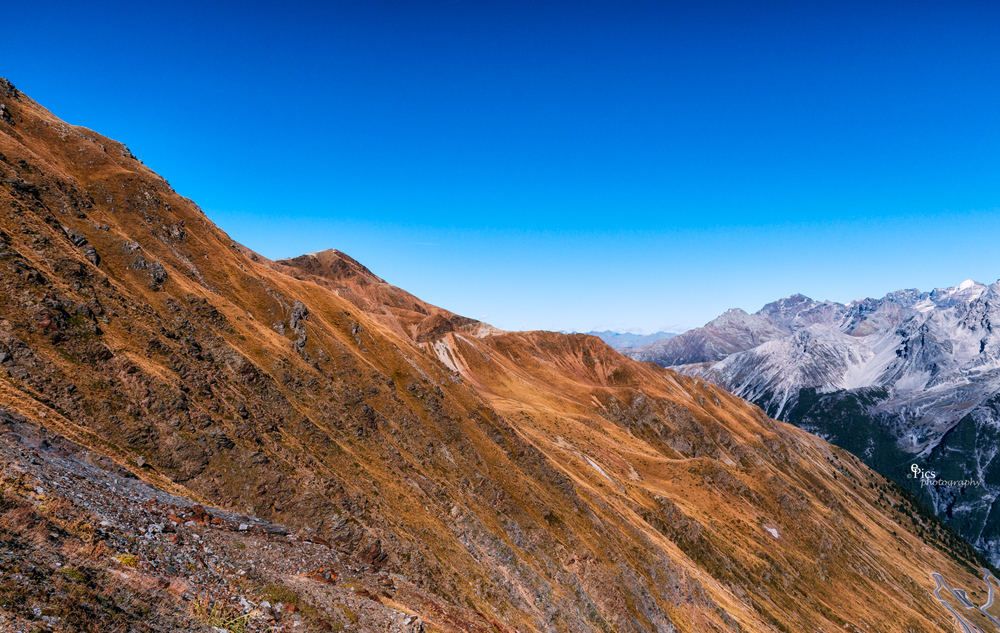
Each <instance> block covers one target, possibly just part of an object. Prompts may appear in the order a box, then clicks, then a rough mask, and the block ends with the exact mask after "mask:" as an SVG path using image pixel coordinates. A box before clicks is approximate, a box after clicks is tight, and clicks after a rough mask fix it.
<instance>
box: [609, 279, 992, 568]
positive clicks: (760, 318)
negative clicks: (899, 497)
mask: <svg viewBox="0 0 1000 633" xmlns="http://www.w3.org/2000/svg"><path fill="white" fill-rule="evenodd" d="M998 314H1000V282H998V283H995V284H993V285H990V286H986V285H983V284H981V283H977V282H975V281H972V280H968V281H964V282H962V283H961V284H959V285H957V286H955V287H952V288H941V289H937V290H934V291H932V292H920V291H918V290H900V291H897V292H893V293H890V294H888V295H886V296H885V297H883V298H881V299H863V300H860V301H852V302H851V303H848V304H846V305H845V304H839V303H833V302H829V301H824V302H818V301H813V300H811V299H809V298H807V297H803V296H802V295H795V296H792V297H788V298H786V299H782V300H780V301H776V302H774V303H770V304H768V305H766V306H764V308H762V309H761V310H760V311H759V312H757V313H755V314H746V313H744V312H742V311H740V310H730V311H729V312H727V313H726V314H725V315H723V316H721V317H719V318H718V319H716V320H715V321H712V322H711V323H709V324H707V325H706V326H705V327H704V328H699V329H698V330H692V331H689V332H685V333H684V334H682V335H681V336H678V337H677V338H675V339H671V340H669V341H661V342H660V343H658V344H656V345H654V346H649V347H646V348H641V349H636V350H627V351H626V353H628V354H629V355H630V356H631V357H633V358H637V359H641V360H652V361H654V362H656V363H657V364H660V365H663V366H676V368H677V369H678V370H680V371H682V372H684V373H687V374H691V375H697V376H702V377H704V378H706V379H707V380H710V381H711V382H714V383H716V384H718V385H721V386H722V387H724V388H725V389H727V390H729V391H731V392H732V393H734V394H736V395H738V396H740V397H743V398H746V399H748V400H750V401H752V402H754V403H756V404H758V405H759V406H761V407H762V408H763V409H764V410H765V411H766V412H767V413H768V414H769V415H771V416H773V417H775V418H777V419H780V420H785V421H788V422H792V423H794V424H796V425H798V426H800V427H802V428H804V429H807V430H809V431H812V432H814V433H816V434H818V435H820V436H821V437H824V438H825V439H827V440H829V441H830V442H832V443H834V444H836V445H838V446H841V447H843V448H846V449H847V450H849V451H851V452H852V453H854V454H855V455H857V456H858V457H861V458H862V459H863V460H864V461H865V463H866V464H868V465H869V466H871V467H872V468H874V469H875V470H877V471H879V472H880V473H882V474H883V475H885V476H887V477H890V478H892V479H894V480H896V481H898V482H899V483H902V484H904V485H906V486H908V487H910V489H911V490H913V491H914V492H916V493H917V494H918V495H919V496H920V497H921V498H922V499H924V500H925V501H926V502H927V503H928V504H929V505H931V506H932V507H933V508H934V510H935V512H937V514H938V515H939V516H940V517H941V518H942V519H944V520H945V521H946V522H947V523H949V524H950V525H951V526H952V527H953V528H955V529H956V530H957V531H958V532H959V533H960V534H962V535H963V536H964V537H965V538H966V539H968V540H969V541H970V542H971V543H973V544H974V545H975V546H976V547H977V548H979V550H980V551H982V552H983V553H985V554H986V555H987V556H988V557H989V558H990V560H992V561H993V562H994V563H997V562H1000V507H997V505H996V500H997V496H998V495H1000V461H994V458H995V457H996V456H997V454H998V451H1000V443H998V439H1000V434H998V431H1000V337H998V333H996V332H994V330H993V324H994V323H997V322H1000V319H998ZM915 473H918V474H920V475H921V476H914V475H915ZM924 473H929V474H930V475H931V476H934V477H933V479H934V480H935V481H934V482H931V483H933V484H935V485H928V483H929V479H930V477H929V476H927V475H923V474H924Z"/></svg>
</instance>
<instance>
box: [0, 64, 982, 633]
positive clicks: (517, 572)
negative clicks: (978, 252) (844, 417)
mask: <svg viewBox="0 0 1000 633" xmlns="http://www.w3.org/2000/svg"><path fill="white" fill-rule="evenodd" d="M189 105H190V104H189ZM189 111H190V110H189ZM272 123H273V124H274V125H275V126H277V127H278V128H279V130H277V131H275V130H273V129H272V130H271V131H270V133H271V139H272V141H275V139H280V137H281V134H280V125H281V123H280V117H276V118H274V119H273V120H272ZM307 185H308V183H299V185H298V186H307ZM317 186H319V185H318V184H317ZM0 208H2V211H3V212H2V214H0V289H2V292H0V368H2V371H0V378H2V379H0V579H2V580H0V629H2V630H4V631H212V630H215V631H219V630H223V631H232V632H236V631H341V630H347V631H400V632H401V631H481V632H484V633H485V632H513V631H573V632H577V631H581V632H582V631H685V632H687V631H690V632H705V631H742V632H765V631H766V632H775V631H785V632H789V631H795V632H798V631H884V632H890V631H891V632H898V631H909V632H917V631H926V632H937V631H946V630H965V631H971V630H973V629H972V628H970V627H973V626H975V627H978V629H976V630H983V631H986V630H992V629H991V627H992V628H998V625H996V624H994V623H995V622H997V619H1000V609H998V608H997V607H995V606H993V604H992V603H993V601H992V597H993V588H992V586H990V585H988V583H987V582H986V581H985V580H987V579H988V576H987V575H986V572H984V571H983V569H984V568H985V567H987V562H986V561H985V560H984V559H982V557H981V556H979V555H978V554H977V553H976V552H975V550H973V549H972V548H971V547H969V546H968V545H967V544H966V543H965V542H964V541H962V540H961V539H960V538H958V537H957V536H956V535H955V534H954V533H953V532H952V531H951V530H950V529H948V528H947V527H946V526H945V525H944V524H942V523H941V522H940V521H939V520H938V519H937V518H935V517H934V516H933V515H930V514H928V513H926V512H924V511H923V510H922V507H921V506H920V505H919V504H918V503H916V501H915V499H914V498H913V496H912V495H910V494H909V493H907V492H906V491H905V490H903V489H902V488H900V487H898V486H896V485H895V484H893V483H891V482H889V481H887V480H886V479H885V478H883V477H882V476H880V475H878V474H876V473H875V472H873V471H872V470H871V469H869V468H868V467H867V466H865V464H864V463H862V461H860V460H859V459H857V458H855V457H853V456H852V455H850V454H849V453H848V452H846V451H843V450H841V449H838V448H836V447H834V446H832V445H831V444H829V443H827V442H826V441H824V440H823V439H820V438H819V437H816V436H815V435H812V434H810V433H808V432H806V431H804V430H802V429H799V428H796V427H795V426H792V425H789V424H785V423H783V422H777V421H774V420H772V419H770V418H769V417H768V416H767V415H766V414H765V413H764V412H763V411H762V410H761V409H760V408H758V407H756V406H754V405H752V404H748V403H747V402H745V401H743V400H741V399H739V398H737V397H735V396H733V395H731V394H729V393H727V392H725V391H724V390H723V389H721V388H719V387H717V386H714V385H711V384H709V383H707V382H705V381H704V380H702V379H699V378H693V377H689V376H683V375H681V374H678V373H677V372H675V371H673V370H670V369H664V368H661V367H657V366H656V365H652V364H648V363H639V362H636V361H633V360H631V359H628V358H626V357H624V356H621V355H620V354H618V353H616V352H615V351H614V350H612V349H611V348H610V347H608V346H607V345H605V344H604V343H603V342H602V341H600V340H599V339H597V338H595V337H592V336H586V335H563V334H557V333H549V332H517V333H515V332H503V331H500V330H497V329H495V328H492V327H490V326H489V325H487V324H485V323H481V322H479V321H475V320H473V319H468V318H464V317H461V316H459V315H456V314H453V313H451V312H449V311H447V310H444V309H441V308H438V307H435V306H432V305H429V304H427V303H425V302H423V301H421V300H420V299H418V298H417V297H414V296H413V295H410V294H409V293H407V292H405V291H403V290H401V289H399V288H396V287H394V286H392V285H390V284H389V283H387V282H386V281H384V280H383V279H381V278H379V277H378V276H376V275H375V274H374V273H373V272H371V271H370V270H368V269H367V268H365V267H364V266H363V265H362V264H360V263H359V262H357V261H355V260H353V259H351V258H350V257H348V256H347V255H344V254H343V253H341V252H338V251H334V250H328V251H322V252H319V253H313V254H309V255H303V256H300V257H295V258H291V259H284V260H280V261H270V260H268V259H266V258H264V257H262V256H260V255H258V254H256V253H254V252H252V251H250V250H249V249H247V248H245V247H243V246H241V245H239V244H237V243H234V242H233V241H232V240H231V239H229V238H228V237H227V236H226V234H225V233H223V232H222V231H221V230H220V229H219V228H218V227H216V226H215V225H214V224H212V222H211V221H210V220H209V219H208V218H207V217H206V216H205V215H204V213H202V212H201V210H200V209H199V208H198V207H197V205H195V204H194V203H193V202H192V201H191V200H188V199H186V198H184V197H182V196H180V195H178V194H177V193H176V192H174V191H173V190H172V189H171V187H170V186H169V185H168V183H167V182H166V181H165V180H163V179H162V178H161V177H159V176H157V175H156V174H155V173H153V172H152V171H151V170H149V169H148V168H146V167H145V166H144V165H143V164H142V163H141V162H140V161H139V160H138V159H137V158H136V157H135V156H134V155H133V154H132V153H131V152H130V151H129V150H128V148H126V147H125V146H124V145H122V144H121V143H119V142H116V141H113V140H111V139H108V138H106V137H104V136H101V135H100V134H97V133H95V132H92V131H90V130H87V129H85V128H81V127H76V126H72V125H68V124H66V123H64V122H62V121H60V120H59V119H58V118H56V117H55V116H53V115H52V114H51V113H50V112H48V111H47V110H45V109H44V108H42V107H41V106H40V105H38V104H36V103H35V102H33V101H32V100H31V99H29V98H28V97H27V96H26V95H24V94H22V93H21V92H19V91H18V90H17V89H16V88H15V87H14V86H13V85H11V84H10V83H9V82H6V81H0ZM949 293H950V294H948V295H947V296H944V295H942V294H940V293H939V294H938V295H933V296H927V297H924V296H923V295H920V296H917V295H914V296H913V297H908V296H907V297H901V298H900V299H899V300H898V302H897V303H895V304H893V306H896V307H892V308H884V309H879V308H877V307H875V306H874V304H873V305H872V306H868V305H867V304H865V305H858V306H853V307H851V308H850V310H849V311H848V312H849V314H850V315H853V316H850V318H848V316H846V314H847V313H845V317H844V318H845V319H847V320H850V321H851V322H852V323H855V325H853V326H851V327H847V326H843V325H838V326H837V328H833V329H831V327H832V326H822V327H821V328H819V329H817V328H816V326H814V327H813V328H808V327H804V326H803V327H798V325H799V323H798V322H795V326H794V328H795V333H796V335H797V336H798V339H797V340H800V341H802V342H801V343H799V344H800V345H802V346H805V347H806V349H809V350H811V349H812V347H813V345H812V344H810V343H809V342H808V340H806V339H807V338H808V337H811V336H815V337H816V339H817V340H818V339H819V338H820V337H821V336H824V337H827V338H830V337H840V338H834V339H833V340H835V341H836V342H837V345H841V340H840V339H841V338H843V339H844V340H847V341H853V342H854V343H855V345H856V347H854V348H850V349H851V353H852V354H854V356H850V357H847V356H845V357H843V358H841V357H836V358H834V357H831V358H833V360H830V362H831V363H836V362H842V363H845V364H850V363H853V362H854V361H853V359H855V358H857V359H867V358H869V357H871V359H875V358H891V359H892V362H891V363H889V364H887V365H886V367H887V369H886V370H884V371H883V372H882V373H881V374H879V375H882V374H884V373H885V372H890V373H892V372H894V373H893V375H895V376H899V378H897V379H895V382H894V383H893V384H892V386H891V387H889V386H878V387H875V386H873V387H871V388H868V391H864V392H863V393H864V397H865V398H869V399H870V401H871V404H870V405H867V404H866V405H865V406H871V407H873V409H872V410H873V411H875V410H877V409H878V406H880V403H882V404H884V403H886V402H889V403H894V402H896V400H895V399H894V398H896V395H895V394H896V393H897V391H898V390H899V389H901V388H902V387H901V386H900V383H901V382H902V383H903V386H905V387H906V388H908V389H909V388H912V389H914V390H917V388H918V387H925V386H929V387H930V388H931V391H929V392H927V393H936V392H934V391H933V389H934V386H935V385H936V384H937V381H943V380H952V378H948V377H949V376H958V375H960V374H961V375H964V376H966V378H967V380H966V383H965V387H962V388H961V389H965V391H962V390H961V389H958V390H956V389H955V388H953V387H952V386H950V385H949V387H948V389H947V391H948V393H957V392H961V393H965V394H967V396H966V398H967V399H966V400H963V401H962V402H961V407H965V408H967V411H965V412H964V413H963V412H961V411H956V412H955V415H959V414H961V416H962V417H961V419H962V420H967V422H964V423H963V424H964V425H965V426H961V424H960V425H959V426H958V427H955V428H956V429H958V430H957V431H953V432H952V434H950V435H949V434H948V433H947V432H946V428H947V427H948V426H949V425H951V426H952V427H954V426H955V424H954V422H949V423H940V424H937V423H935V424H923V422H922V421H923V420H924V418H925V417H926V415H929V413H928V412H930V411H931V410H932V407H936V406H937V401H936V400H933V399H927V398H924V399H914V400H909V401H906V402H907V404H906V406H907V407H908V408H907V411H908V412H912V413H913V415H916V413H915V412H921V413H922V414H923V417H919V419H915V421H914V422H912V423H911V422H910V421H909V418H907V419H906V424H907V425H908V427H907V428H911V429H912V430H913V431H912V433H913V434H912V440H911V442H912V445H913V446H914V447H916V448H917V449H918V450H924V449H920V448H919V447H926V446H929V444H928V442H929V441H930V439H929V438H932V437H937V438H938V443H937V446H939V447H943V448H941V449H940V450H947V451H952V450H953V449H952V448H951V447H952V446H956V447H959V446H966V445H965V444H962V443H960V442H959V440H960V439H961V441H962V442H965V438H966V437H967V436H966V435H965V434H968V436H970V437H980V436H981V437H982V438H983V439H985V437H986V436H985V435H982V434H984V433H985V430H984V429H986V428H988V423H987V421H986V420H987V418H986V417H985V416H986V412H987V408H986V407H987V405H982V404H976V403H975V402H973V401H974V400H975V399H976V398H977V397H978V393H979V392H978V391H976V390H975V388H974V385H977V384H979V382H978V381H979V379H980V373H983V374H985V373H987V372H988V371H989V365H988V364H983V365H976V366H974V365H973V362H974V361H973V360H972V359H974V358H980V357H982V358H987V357H989V358H992V357H993V356H992V355H993V354H994V353H995V347H994V345H995V343H994V340H993V339H992V338H991V337H990V336H988V335H987V334H988V333H989V310H990V307H989V305H990V303H989V302H990V301H991V300H992V297H993V290H986V289H982V288H979V287H978V286H976V287H975V288H971V287H970V288H962V289H958V290H954V291H949ZM976 293H979V297H978V298H975V299H973V298H971V297H972V295H974V294H976ZM949 302H950V307H945V304H946V303H949ZM869 307H870V309H869ZM830 309H831V310H833V308H830ZM921 310H924V311H923V312H921ZM833 311H835V310H833ZM911 312H912V313H913V316H909V315H910V314H911ZM914 319H916V320H914ZM793 321H794V319H792V321H790V323H791V322H793ZM889 322H891V323H893V325H891V326H889V325H885V323H889ZM821 325H822V324H821ZM771 327H773V328H785V329H786V330H788V332H791V331H792V328H793V326H792V325H787V324H786V325H781V324H780V323H778V324H777V325H772V326H771ZM823 328H825V329H823ZM866 328H867V329H866ZM944 328H949V329H948V331H963V332H969V333H970V334H968V336H966V337H965V338H962V339H961V340H960V341H955V342H952V339H946V338H944V337H943V334H942V332H943V331H944ZM868 330H870V331H868ZM879 332H891V333H890V334H879ZM895 332H907V333H909V334H907V335H906V336H907V338H906V340H907V341H908V346H906V347H904V348H903V351H902V352H901V353H900V354H897V353H896V352H895V351H893V350H889V351H886V349H885V348H883V347H882V346H881V345H882V344H879V343H877V341H879V340H883V339H882V338H871V337H872V336H875V337H883V338H884V340H886V341H889V340H890V338H889V337H892V336H903V335H902V334H895ZM973 332H974V334H973ZM821 333H822V334H821ZM852 333H853V334H862V333H866V334H869V337H861V336H855V337H853V338H852V336H851V335H852ZM799 335H800V336H799ZM679 338H681V337H678V339H679ZM791 339H792V337H791V336H788V337H786V339H781V340H775V341H774V343H778V344H781V345H789V344H790V342H791ZM868 341H871V343H870V344H868V343H867V342H868ZM980 342H982V343H980ZM885 344H886V345H888V343H885ZM980 344H981V346H982V349H981V350H980V349H979V347H980ZM845 349H847V348H846V347H845ZM776 353H777V352H776ZM845 353H846V352H845ZM730 358H734V359H735V358H736V357H730ZM838 359H839V360H838ZM946 360H947V362H946ZM932 361H933V362H932ZM858 362H859V363H860V362H861V361H860V360H859V361H858ZM866 362H868V363H869V364H866V365H863V366H862V365H858V366H859V367H862V369H858V370H856V373H852V374H850V377H849V378H842V380H844V381H847V380H853V381H856V382H858V383H861V382H864V377H865V376H867V375H868V373H867V372H866V371H865V370H864V369H863V368H864V367H868V366H869V365H870V363H871V362H874V361H873V360H870V361H866ZM934 363H938V365H935V364H934ZM855 365H856V363H855ZM855 365H851V366H855ZM918 365H919V366H921V367H924V368H925V369H924V370H922V371H924V372H925V373H924V374H922V373H920V371H921V370H918V369H916V367H917V366H918ZM871 366H874V365H871ZM936 366H940V367H941V368H940V369H934V367H936ZM810 367H812V366H810ZM733 371H734V372H736V373H734V375H738V374H739V370H738V368H737V367H735V366H734V367H733ZM813 371H818V370H817V369H812V368H810V369H809V370H808V371H807V372H806V371H804V374H808V373H809V372H813ZM962 372H964V373H962ZM719 375H721V374H719ZM921 380H922V381H923V383H922V384H919V385H918V384H917V383H918V382H919V381H921ZM954 380H957V378H955V379H954ZM817 384H818V383H817ZM873 384H874V383H873ZM887 384H888V383H887ZM942 384H944V383H942ZM784 385H785V383H784V382H782V379H780V378H777V377H776V378H775V382H774V383H773V384H772V383H768V384H766V385H761V388H760V390H759V392H754V393H753V394H752V395H753V396H754V397H756V398H757V399H758V400H759V401H762V402H764V404H766V405H768V406H769V408H770V411H771V412H772V413H775V414H781V415H786V413H787V411H788V410H789V408H790V407H791V408H794V407H795V406H805V405H804V404H803V403H806V404H808V402H807V401H806V400H804V399H803V398H802V396H801V395H797V394H795V393H792V392H789V391H788V390H786V389H785V388H784ZM848 387H850V388H851V389H852V391H850V392H845V393H859V394H860V393H862V392H859V391H857V389H858V386H857V385H855V384H854V383H848V382H845V383H844V384H843V386H842V387H841V388H842V389H848ZM877 389H882V391H877ZM822 390H823V388H822V387H817V393H820V392H821V391H822ZM914 392H916V391H914ZM765 393H767V394H771V395H770V396H765ZM800 393H801V390H800ZM786 394H788V395H787V396H786ZM890 396H891V398H890ZM828 397H831V396H829V395H823V394H821V395H819V396H817V398H828ZM852 397H853V396H852ZM858 397H861V396H860V395H859V396H858ZM831 402H833V401H831ZM865 402H868V401H867V400H866V401H865ZM956 402H957V400H956ZM831 406H832V405H831ZM861 411H862V413H864V412H865V411H868V409H863V410H861ZM901 424H903V423H902V422H901ZM900 428H902V427H900ZM977 434H979V435H977ZM949 437H954V438H955V439H954V440H953V441H952V440H949V439H948V438H949ZM948 442H953V443H950V444H949V443H948ZM976 448H977V451H978V450H979V448H980V447H978V445H977V447H976ZM921 454H922V455H923V454H924V453H921ZM963 455H964V453H963ZM976 455H982V458H984V459H985V458H986V454H985V453H979V452H976ZM990 456H991V455H990ZM935 463H937V462H935ZM959 507H965V506H961V505H959V504H956V505H955V508H959ZM976 507H978V506H976ZM970 516H971V515H970ZM944 583H947V585H948V586H947V587H945V584H944ZM952 589H953V590H952ZM980 607H982V608H980ZM956 626H958V627H962V628H958V629H956ZM212 627H214V629H213V628H212Z"/></svg>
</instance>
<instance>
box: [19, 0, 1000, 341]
mask: <svg viewBox="0 0 1000 633" xmlns="http://www.w3.org/2000/svg"><path fill="white" fill-rule="evenodd" d="M145 4H146V3H121V4H116V3H100V2H95V3H76V2H73V3H69V2H66V3H60V2H45V3H42V2H39V3H17V5H15V6H11V7H5V9H4V12H5V18H4V20H5V29H4V31H5V33H4V37H3V38H2V39H0V60H2V61H3V63H2V64H0V75H3V76H6V77H7V78H9V79H10V80H11V81H12V82H13V83H14V84H15V85H17V86H18V87H19V88H20V89H22V90H24V91H25V92H26V93H28V94H29V95H30V96H31V97H32V98H34V99H35V100H37V101H39V102H40V103H42V104H43V105H45V106H46V107H48V108H49V109H50V110H52V111H53V112H54V113H55V114H56V115H58V116H60V117H61V118H63V119H65V120H67V121H69V122H70V123H74V124H77V125H83V126H86V127H90V128H92V129H95V130H97V131H99V132H101V133H103V134H106V135H108V136H111V137H113V138H116V139H118V140H121V141H123V142H125V143H127V144H128V145H129V147H130V148H131V149H132V150H133V152H135V153H136V154H137V155H138V156H139V157H140V158H142V159H143V160H144V161H145V162H146V164H147V165H149V166H150V167H152V168H153V169H155V170H156V171H158V172H159V173H160V174H161V175H163V176H164V177H165V178H167V179H168V180H169V181H170V182H171V184H172V185H173V186H174V188H175V189H177V190H178V192H180V193H181V194H183V195H186V196H188V197H190V198H193V199H194V200H195V201H197V202H198V203H199V204H200V205H201V206H202V208H204V209H205V211H206V212H207V213H208V214H209V216H210V217H211V218H212V219H213V220H214V221H215V222H216V223H217V224H218V225H219V226H220V227H222V228H223V229H224V230H226V231H227V232H228V233H229V234H230V235H231V236H232V237H233V238H235V239H237V240H238V241H240V242H242V243H244V244H246V245H248V246H250V247H251V248H253V249H255V250H257V251H259V252H261V253H262V254H264V255H266V256H268V257H273V258H277V257H285V256H292V255H296V254H299V253H303V252H310V251H315V250H320V249H323V248H328V247H332V248H337V249H340V250H342V251H344V252H346V253H349V254H350V255H352V256H354V257H355V258H357V259H358V260H360V261H361V262H362V263H364V264H365V265H367V266H368V267H369V268H371V269H372V270H373V271H374V272H375V273H376V274H378V275H380V276H382V277H383V278H385V279H387V280H388V281H390V282H392V283H394V284H396V285H399V286H401V287H403V288H405V289H407V290H409V291H411V292H413V293H414V294H416V295H418V296H420V297H421V298H423V299H425V300H428V301H430V302H432V303H436V304H438V305H441V306H443V307H446V308H448V309H451V310H453V311H456V312H459V313H462V314H465V315H468V316H472V317H476V318H483V319H485V320H487V321H489V322H491V323H493V324H494V325H497V326H499V327H503V328H507V329H521V328H528V329H576V330H588V329H591V328H604V327H618V328H625V327H634V328H641V329H644V330H646V331H653V330H655V329H659V328H662V327H677V326H681V327H691V326H697V325H701V324H702V323H704V322H706V321H708V320H710V319H711V318H713V317H714V316H716V315H717V314H719V313H721V312H722V311H724V310H725V309H727V308H730V307H734V306H736V307H742V308H744V309H746V310H748V311H754V310H757V309H758V308H760V307H761V305H763V304H764V303H766V302H767V301H770V300H773V299H776V298H779V297H782V296H787V295H789V294H792V293H795V292H802V293H804V294H807V295H809V296H812V297H814V298H817V299H833V300H838V301H847V300H850V299H853V298H860V297H864V296H881V295H882V294H885V293H886V292H888V291H891V290H895V289H898V288H904V287H918V288H921V289H930V288H932V287H935V286H945V285H954V284H957V283H959V282H961V281H962V280H964V279H966V278H970V277H971V278H974V279H977V280H979V281H983V282H986V283H990V282H993V281H995V280H996V279H997V278H1000V257H998V256H997V252H998V249H997V248H996V244H997V243H998V238H1000V222H998V219H1000V218H998V215H1000V214H998V212H997V208H998V207H1000V150H998V148H1000V116H998V115H997V112H998V109H997V108H998V104H1000V39H998V38H997V37H996V34H995V27H996V25H997V24H998V23H1000V9H998V8H997V6H998V5H994V4H991V3H986V2H948V3H944V2H942V3H920V2H907V3H902V2H892V3H889V2H877V1H874V2H864V3H853V2H836V3H834V2H829V3H824V2H795V3H772V2H759V3H736V2H690V3H669V2H643V1H636V2H594V1H587V0H581V1H578V2H545V1H537V2H516V1H506V2H504V1H499V0H497V1H487V0H481V1H477V0H458V1H447V0H445V1H442V2H430V1H427V2H425V1H422V0H411V1H410V2H381V1H378V0H372V1H365V2H362V1H358V2H336V1H334V2H323V3H319V2H316V3H309V2H303V3H298V4H297V6H295V7H291V8H289V7H283V6H279V5H275V4H265V3H254V2H241V3H236V2H233V3H222V2H217V3H211V2H209V3H194V2H175V3H170V4H169V5H167V4H164V5H163V6H160V7H151V6H139V5H145Z"/></svg>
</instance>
